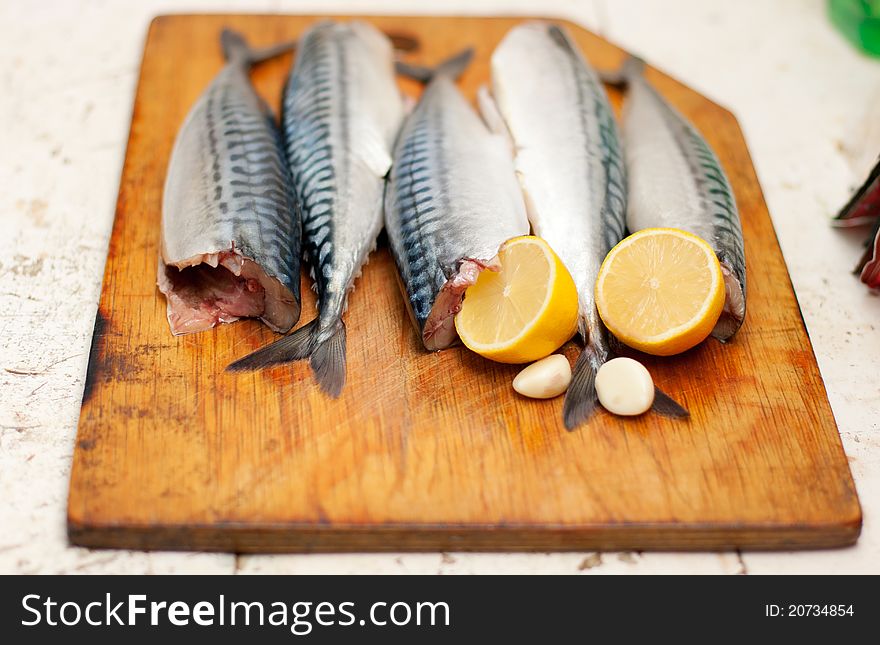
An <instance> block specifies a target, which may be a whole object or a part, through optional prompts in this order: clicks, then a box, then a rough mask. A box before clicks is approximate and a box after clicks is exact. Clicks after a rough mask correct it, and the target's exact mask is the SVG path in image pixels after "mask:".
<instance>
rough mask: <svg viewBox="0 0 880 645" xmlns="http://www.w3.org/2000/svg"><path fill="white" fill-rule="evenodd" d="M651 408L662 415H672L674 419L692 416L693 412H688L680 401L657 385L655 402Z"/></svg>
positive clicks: (655, 387)
mask: <svg viewBox="0 0 880 645" xmlns="http://www.w3.org/2000/svg"><path fill="white" fill-rule="evenodd" d="M651 409H652V410H654V412H656V413H657V414H659V415H661V416H664V417H670V418H672V419H684V418H686V417H689V416H691V413H690V412H688V411H687V410H686V409H685V408H684V407H683V406H682V405H681V404H680V403H679V402H678V401H676V400H675V399H673V398H672V397H671V396H669V395H668V394H666V392H664V391H663V390H661V389H660V388H659V387H657V386H656V385H655V386H654V404H653V405H652V406H651Z"/></svg>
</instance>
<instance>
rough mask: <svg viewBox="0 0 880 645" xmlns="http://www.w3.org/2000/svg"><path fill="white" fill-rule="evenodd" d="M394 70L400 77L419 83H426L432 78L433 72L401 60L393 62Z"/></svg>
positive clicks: (428, 68) (427, 68)
mask: <svg viewBox="0 0 880 645" xmlns="http://www.w3.org/2000/svg"><path fill="white" fill-rule="evenodd" d="M394 70H395V71H396V72H397V73H398V74H400V75H401V76H405V77H406V78H411V79H412V80H414V81H418V82H419V83H428V81H430V80H431V77H432V76H434V70H433V69H431V68H430V67H426V66H424V65H414V64H413V63H406V62H404V61H402V60H398V61H394Z"/></svg>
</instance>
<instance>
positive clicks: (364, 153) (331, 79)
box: [231, 21, 404, 396]
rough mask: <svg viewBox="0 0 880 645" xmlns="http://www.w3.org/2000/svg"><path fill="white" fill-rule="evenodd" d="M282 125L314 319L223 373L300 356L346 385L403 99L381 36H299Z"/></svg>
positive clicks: (319, 31) (338, 26) (355, 28)
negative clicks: (352, 298)
mask: <svg viewBox="0 0 880 645" xmlns="http://www.w3.org/2000/svg"><path fill="white" fill-rule="evenodd" d="M282 102H283V106H282V119H281V120H282V129H283V134H284V142H285V147H286V151H287V158H288V162H289V166H290V171H291V175H292V178H293V185H294V190H295V194H296V197H297V203H298V204H299V205H300V207H301V209H302V218H303V247H304V251H305V256H306V259H307V261H308V263H309V265H310V269H311V271H312V276H313V278H314V284H315V290H316V292H317V295H318V316H317V318H316V319H315V320H314V321H312V322H310V323H308V324H307V325H306V326H305V327H304V328H302V330H297V332H296V333H294V334H292V335H291V336H288V337H286V338H284V339H281V340H280V341H278V342H277V343H275V344H273V345H270V346H268V347H265V348H263V349H261V350H258V351H257V352H255V353H254V354H252V355H251V356H248V357H245V358H244V359H242V360H241V361H238V362H236V363H234V364H233V365H232V366H231V368H232V369H252V368H256V367H261V366H264V365H268V364H275V363H279V362H286V361H289V360H297V359H305V358H309V360H310V363H311V366H312V368H313V370H314V372H315V376H316V378H317V380H318V383H319V385H320V386H321V388H322V389H323V390H324V391H325V392H326V393H328V394H330V395H331V396H338V395H339V394H340V393H341V391H342V387H343V385H344V382H345V334H346V332H345V325H344V323H343V320H342V316H343V313H344V312H345V309H346V306H347V299H348V294H349V292H350V291H351V290H352V288H353V286H354V282H355V279H356V278H357V277H358V276H359V275H360V273H361V269H362V267H363V265H364V264H365V263H366V261H367V259H368V256H369V254H370V252H371V251H372V250H373V249H374V248H375V246H376V239H377V237H378V235H379V233H380V232H381V230H382V197H383V190H384V182H385V176H386V174H387V173H388V169H389V168H390V166H391V147H392V145H393V142H394V138H395V136H396V134H397V132H398V130H399V128H400V124H401V122H402V120H403V115H404V109H403V97H402V95H401V94H400V91H399V90H398V88H397V82H396V79H395V75H394V61H393V49H392V45H391V42H390V41H389V40H388V38H387V37H386V36H385V35H384V34H382V33H381V32H380V31H378V30H377V29H376V28H375V27H373V26H371V25H369V24H367V23H363V22H357V21H353V22H345V23H341V22H340V23H337V22H331V21H324V22H320V23H318V24H316V25H315V26H314V27H312V28H311V29H309V30H308V31H307V32H306V33H305V34H304V36H303V37H302V38H301V40H300V42H299V45H298V49H297V56H296V60H295V62H294V66H293V68H292V70H291V73H290V76H289V78H288V81H287V84H286V86H285V89H284V94H283V99H282Z"/></svg>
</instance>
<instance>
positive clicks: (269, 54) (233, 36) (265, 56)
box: [220, 28, 296, 65]
mask: <svg viewBox="0 0 880 645" xmlns="http://www.w3.org/2000/svg"><path fill="white" fill-rule="evenodd" d="M220 44H221V46H222V47H223V56H224V58H226V60H228V61H231V60H236V59H241V60H243V61H245V62H246V63H247V64H248V65H254V64H256V63H262V62H263V61H264V60H269V59H270V58H275V57H276V56H280V55H281V54H286V53H287V52H289V51H292V50H293V49H295V48H296V41H295V40H291V41H287V42H283V43H278V44H277V45H270V46H269V47H257V48H252V47H251V46H250V45H248V43H247V40H245V37H244V36H243V35H242V34H241V33H240V32H238V31H233V30H232V29H229V28H226V29H224V30H223V31H222V32H221V34H220Z"/></svg>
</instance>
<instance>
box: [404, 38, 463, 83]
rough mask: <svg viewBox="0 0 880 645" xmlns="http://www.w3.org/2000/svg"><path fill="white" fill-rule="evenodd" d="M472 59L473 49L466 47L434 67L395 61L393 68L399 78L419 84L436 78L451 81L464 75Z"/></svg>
mask: <svg viewBox="0 0 880 645" xmlns="http://www.w3.org/2000/svg"><path fill="white" fill-rule="evenodd" d="M473 57H474V48H473V47H468V48H467V49H465V50H463V51H460V52H458V53H457V54H455V55H454V56H452V57H450V58H447V59H446V60H444V61H443V62H442V63H440V64H439V65H437V66H436V67H425V66H423V65H413V64H412V63H405V62H403V61H397V62H396V63H395V68H396V70H397V73H398V74H400V75H401V76H406V77H407V78H411V79H413V80H416V81H419V82H420V83H429V82H430V81H431V80H432V79H434V78H437V77H438V76H448V77H450V78H452V79H453V80H457V79H458V77H459V76H461V75H462V74H463V73H464V70H466V69H467V66H468V65H469V64H470V62H471V59H472V58H473Z"/></svg>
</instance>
